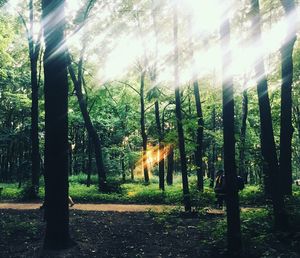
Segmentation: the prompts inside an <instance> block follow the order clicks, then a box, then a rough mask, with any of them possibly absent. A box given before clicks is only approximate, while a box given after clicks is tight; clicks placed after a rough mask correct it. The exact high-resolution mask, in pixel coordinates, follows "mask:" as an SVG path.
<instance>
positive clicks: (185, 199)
mask: <svg viewBox="0 0 300 258" xmlns="http://www.w3.org/2000/svg"><path fill="white" fill-rule="evenodd" d="M177 8H178V7H177V6H176V5H175V7H174V17H173V19H174V20H173V21H174V24H173V26H174V84H175V85H174V86H175V103H176V119H177V132H178V146H179V153H180V161H181V174H182V188H183V203H184V209H185V211H191V199H190V191H189V182H188V175H187V160H186V153H185V143H184V132H183V126H182V114H181V99H180V98H181V97H180V90H179V71H178V69H179V67H178V36H177V34H178V15H177Z"/></svg>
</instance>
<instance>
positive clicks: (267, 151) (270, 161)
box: [251, 0, 288, 229]
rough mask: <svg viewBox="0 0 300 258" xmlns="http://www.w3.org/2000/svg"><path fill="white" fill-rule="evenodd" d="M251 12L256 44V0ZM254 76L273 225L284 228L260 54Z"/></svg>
mask: <svg viewBox="0 0 300 258" xmlns="http://www.w3.org/2000/svg"><path fill="white" fill-rule="evenodd" d="M251 12H252V14H253V20H252V30H253V39H256V41H257V43H258V45H261V41H262V40H261V18H260V11H259V2H258V0H251ZM255 76H256V78H258V79H257V80H258V82H257V93H258V102H259V114H260V125H261V149H262V156H263V160H264V163H265V165H266V166H267V173H268V177H269V180H270V190H271V197H272V201H273V209H274V219H275V227H276V228H278V229H286V228H287V225H288V219H287V214H286V211H285V205H284V198H283V193H282V189H281V185H280V173H279V166H278V160H277V153H276V146H275V140H274V133H273V124H272V117H271V106H270V100H269V95H268V82H267V77H266V75H265V67H264V62H263V57H262V56H260V59H259V61H258V62H257V63H256V64H255Z"/></svg>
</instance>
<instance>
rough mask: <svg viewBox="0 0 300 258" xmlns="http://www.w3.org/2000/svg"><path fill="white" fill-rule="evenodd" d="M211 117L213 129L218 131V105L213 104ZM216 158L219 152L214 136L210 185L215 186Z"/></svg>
mask: <svg viewBox="0 0 300 258" xmlns="http://www.w3.org/2000/svg"><path fill="white" fill-rule="evenodd" d="M211 119H212V131H213V132H214V133H215V132H216V106H215V104H213V107H212V113H211ZM216 159H217V153H216V141H215V137H213V138H212V151H211V158H210V173H209V174H210V185H209V186H210V187H214V181H215V170H216V166H215V163H216Z"/></svg>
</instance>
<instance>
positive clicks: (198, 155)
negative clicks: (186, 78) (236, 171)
mask: <svg viewBox="0 0 300 258" xmlns="http://www.w3.org/2000/svg"><path fill="white" fill-rule="evenodd" d="M189 27H190V28H192V22H191V19H189ZM189 37H190V42H189V45H190V49H191V50H190V55H191V60H192V70H193V88H194V97H195V104H196V112H197V132H196V150H195V152H194V159H195V165H196V171H197V189H198V190H199V191H203V175H204V173H203V162H202V156H203V126H204V121H203V114H202V106H201V99H200V93H199V83H198V78H197V71H196V65H195V58H194V44H193V39H192V33H190V35H189ZM189 113H190V114H191V101H190V97H189Z"/></svg>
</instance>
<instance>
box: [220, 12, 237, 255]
mask: <svg viewBox="0 0 300 258" xmlns="http://www.w3.org/2000/svg"><path fill="white" fill-rule="evenodd" d="M220 34H221V47H222V70H223V83H222V88H223V139H224V170H225V178H226V207H227V241H228V251H229V252H230V254H231V255H232V256H233V257H238V256H239V255H240V254H241V252H242V238H241V221H240V207H239V195H238V187H237V173H236V164H235V138H234V99H233V82H232V76H231V75H230V74H229V73H228V67H229V65H230V63H231V52H230V50H229V49H230V25H229V19H228V18H227V19H226V20H225V21H224V22H223V24H222V25H221V29H220Z"/></svg>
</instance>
